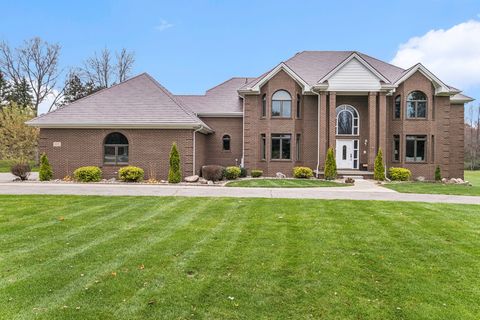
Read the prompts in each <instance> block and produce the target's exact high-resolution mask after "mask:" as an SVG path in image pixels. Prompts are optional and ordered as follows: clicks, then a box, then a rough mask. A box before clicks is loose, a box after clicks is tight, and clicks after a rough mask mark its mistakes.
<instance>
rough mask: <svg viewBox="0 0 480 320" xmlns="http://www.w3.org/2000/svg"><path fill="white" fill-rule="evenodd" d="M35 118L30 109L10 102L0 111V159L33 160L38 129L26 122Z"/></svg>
mask: <svg viewBox="0 0 480 320" xmlns="http://www.w3.org/2000/svg"><path fill="white" fill-rule="evenodd" d="M33 117H35V112H34V111H33V109H32V108H30V107H22V106H19V105H17V104H16V103H15V102H10V103H9V104H8V105H6V106H4V107H3V108H2V109H1V110H0V141H1V143H0V159H4V160H18V159H23V160H33V159H35V153H36V150H37V141H38V129H37V128H32V127H29V126H27V125H26V124H25V122H26V121H28V120H30V119H32V118H33Z"/></svg>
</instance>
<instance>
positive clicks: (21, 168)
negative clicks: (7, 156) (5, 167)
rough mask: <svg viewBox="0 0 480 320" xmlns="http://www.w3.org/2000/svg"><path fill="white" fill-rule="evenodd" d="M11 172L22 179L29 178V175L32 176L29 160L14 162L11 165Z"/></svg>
mask: <svg viewBox="0 0 480 320" xmlns="http://www.w3.org/2000/svg"><path fill="white" fill-rule="evenodd" d="M10 172H11V173H12V174H13V175H14V176H16V177H18V178H20V180H22V181H23V180H27V179H28V176H30V165H29V164H28V162H26V161H25V162H23V161H20V162H17V163H14V164H13V165H12V166H11V167H10Z"/></svg>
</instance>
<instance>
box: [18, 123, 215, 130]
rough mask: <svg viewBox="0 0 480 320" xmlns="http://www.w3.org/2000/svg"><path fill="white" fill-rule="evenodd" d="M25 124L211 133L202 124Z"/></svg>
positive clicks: (54, 126)
mask: <svg viewBox="0 0 480 320" xmlns="http://www.w3.org/2000/svg"><path fill="white" fill-rule="evenodd" d="M25 124H27V125H29V126H31V127H36V128H52V129H69V128H72V129H73V128H75V129H198V128H202V132H213V130H212V129H210V128H208V127H205V125H202V124H188V123H171V124H128V123H125V124H118V123H115V124H108V123H30V122H29V121H27V122H25Z"/></svg>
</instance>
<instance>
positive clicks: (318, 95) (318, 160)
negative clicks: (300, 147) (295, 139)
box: [312, 90, 320, 179]
mask: <svg viewBox="0 0 480 320" xmlns="http://www.w3.org/2000/svg"><path fill="white" fill-rule="evenodd" d="M312 92H313V93H315V94H316V95H317V97H318V103H317V112H318V115H317V171H316V177H317V179H318V175H319V172H318V170H319V169H320V93H317V92H315V91H313V90H312Z"/></svg>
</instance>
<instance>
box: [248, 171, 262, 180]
mask: <svg viewBox="0 0 480 320" xmlns="http://www.w3.org/2000/svg"><path fill="white" fill-rule="evenodd" d="M250 174H251V175H252V178H259V177H261V176H262V175H263V170H259V169H253V170H252V172H250Z"/></svg>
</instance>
